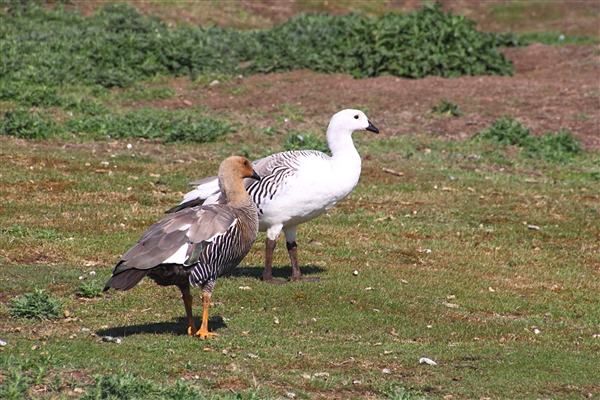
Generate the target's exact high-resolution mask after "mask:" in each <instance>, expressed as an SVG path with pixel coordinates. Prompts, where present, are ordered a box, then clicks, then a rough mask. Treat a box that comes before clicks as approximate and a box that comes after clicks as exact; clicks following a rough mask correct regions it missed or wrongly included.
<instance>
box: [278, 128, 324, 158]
mask: <svg viewBox="0 0 600 400" xmlns="http://www.w3.org/2000/svg"><path fill="white" fill-rule="evenodd" d="M283 150H284V151H288V150H318V151H321V152H323V153H326V154H330V151H329V146H328V145H327V142H326V141H325V140H323V139H321V137H320V136H319V135H317V134H314V133H310V132H295V131H294V132H291V133H290V134H289V135H288V136H287V138H286V140H285V142H284V143H283Z"/></svg>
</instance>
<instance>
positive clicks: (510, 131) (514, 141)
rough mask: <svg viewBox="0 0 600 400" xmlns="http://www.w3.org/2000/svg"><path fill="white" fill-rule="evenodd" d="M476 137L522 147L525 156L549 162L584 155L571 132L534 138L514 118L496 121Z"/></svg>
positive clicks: (560, 131) (527, 129)
mask: <svg viewBox="0 0 600 400" xmlns="http://www.w3.org/2000/svg"><path fill="white" fill-rule="evenodd" d="M475 137H479V138H481V139H492V140H496V141H498V142H500V143H501V144H503V145H507V146H518V147H521V148H523V153H524V154H525V155H527V156H529V157H531V158H535V159H540V160H544V161H548V162H565V161H567V160H568V159H569V158H571V157H573V156H575V155H579V154H582V153H583V151H582V149H581V145H580V142H579V140H577V139H576V138H575V137H574V136H573V134H572V133H571V132H569V131H566V130H564V129H560V130H559V131H558V132H556V133H551V132H549V133H545V134H543V135H540V136H532V135H531V134H530V131H529V128H527V127H525V126H524V125H523V124H521V123H520V122H518V121H516V120H515V119H514V118H512V117H504V118H501V119H498V120H496V121H494V123H493V125H492V126H491V127H490V128H489V129H485V130H483V131H480V132H479V133H478V134H477V135H476V136H475Z"/></svg>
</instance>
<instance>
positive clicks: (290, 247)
mask: <svg viewBox="0 0 600 400" xmlns="http://www.w3.org/2000/svg"><path fill="white" fill-rule="evenodd" d="M296 228H297V227H295V226H286V227H285V228H283V235H284V236H285V245H286V247H287V251H288V254H289V255H290V263H291V264H292V277H291V278H290V280H291V281H292V282H294V281H299V280H301V279H302V273H301V272H300V267H299V266H298V245H297V244H296Z"/></svg>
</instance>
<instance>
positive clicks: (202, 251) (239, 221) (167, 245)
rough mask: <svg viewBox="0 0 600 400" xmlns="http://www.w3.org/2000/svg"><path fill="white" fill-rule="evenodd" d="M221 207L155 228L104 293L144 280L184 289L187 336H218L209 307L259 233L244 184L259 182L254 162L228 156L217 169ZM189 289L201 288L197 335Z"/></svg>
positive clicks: (183, 214) (184, 213) (195, 210)
mask: <svg viewBox="0 0 600 400" xmlns="http://www.w3.org/2000/svg"><path fill="white" fill-rule="evenodd" d="M218 176H219V187H220V189H221V193H222V194H223V197H222V201H221V202H220V203H219V204H208V205H199V206H196V207H191V208H185V209H182V210H180V211H178V212H176V213H174V214H169V215H168V216H166V217H165V218H163V219H161V220H160V221H158V222H156V223H155V224H154V225H152V226H151V227H150V228H149V229H148V230H147V231H146V233H144V235H143V236H142V238H141V239H140V241H139V242H138V243H137V244H136V245H135V246H133V247H132V248H131V249H130V250H129V251H128V252H127V253H125V255H124V256H123V257H122V258H121V260H120V261H119V262H118V263H117V265H116V266H115V269H114V271H113V275H112V277H111V278H110V279H109V280H108V282H107V283H106V286H105V287H104V290H105V291H106V290H108V289H110V288H111V287H112V288H115V289H116V290H129V289H131V288H132V287H134V286H135V285H136V284H137V283H138V282H139V281H141V280H142V279H143V278H144V277H145V276H148V277H149V278H151V279H153V280H154V281H155V282H156V283H157V284H158V285H161V286H171V285H174V286H177V287H178V288H179V290H181V294H182V298H183V304H184V307H185V312H186V316H187V321H188V334H190V335H197V336H199V337H201V338H210V337H213V336H218V335H217V334H216V333H213V332H209V331H208V308H209V305H210V300H211V297H212V292H213V289H214V287H215V283H216V280H217V278H219V277H220V276H223V275H224V274H226V273H228V272H229V271H231V270H232V269H233V268H235V267H236V266H237V265H238V264H239V263H240V262H241V261H242V259H243V258H244V257H245V256H246V254H248V251H250V248H251V247H252V244H253V243H254V240H255V239H256V234H257V232H258V215H257V209H256V205H255V204H254V202H253V201H252V199H251V198H250V196H249V195H248V193H247V192H246V188H245V186H244V183H243V180H244V178H252V179H256V180H260V177H259V176H258V174H257V173H256V172H255V171H254V169H253V168H252V164H251V163H250V161H248V160H247V159H245V158H243V157H229V158H227V159H225V160H224V161H223V162H222V163H221V166H220V168H219V175H218ZM190 286H200V287H201V288H202V304H203V312H202V325H201V326H200V329H199V330H196V326H195V324H194V320H193V315H192V298H193V297H192V295H191V293H190Z"/></svg>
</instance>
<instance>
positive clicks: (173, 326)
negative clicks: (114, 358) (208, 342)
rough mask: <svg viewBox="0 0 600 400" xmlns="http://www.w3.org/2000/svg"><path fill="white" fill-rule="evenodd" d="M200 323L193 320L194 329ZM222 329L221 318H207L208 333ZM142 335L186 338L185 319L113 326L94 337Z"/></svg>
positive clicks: (214, 316)
mask: <svg viewBox="0 0 600 400" xmlns="http://www.w3.org/2000/svg"><path fill="white" fill-rule="evenodd" d="M201 322H202V321H201V320H200V318H194V323H195V324H196V328H198V327H199V326H200V323H201ZM223 328H227V324H226V323H225V321H223V317H220V316H218V315H213V316H212V317H210V318H209V320H208V330H209V331H211V332H217V333H218V331H219V330H220V329H223ZM143 334H151V335H178V336H184V335H185V336H187V334H188V333H187V318H185V317H179V318H177V319H175V320H174V321H173V322H155V323H149V324H139V325H126V326H115V327H113V328H107V329H101V330H99V331H96V335H98V336H100V337H106V336H111V337H127V336H134V335H143Z"/></svg>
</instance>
